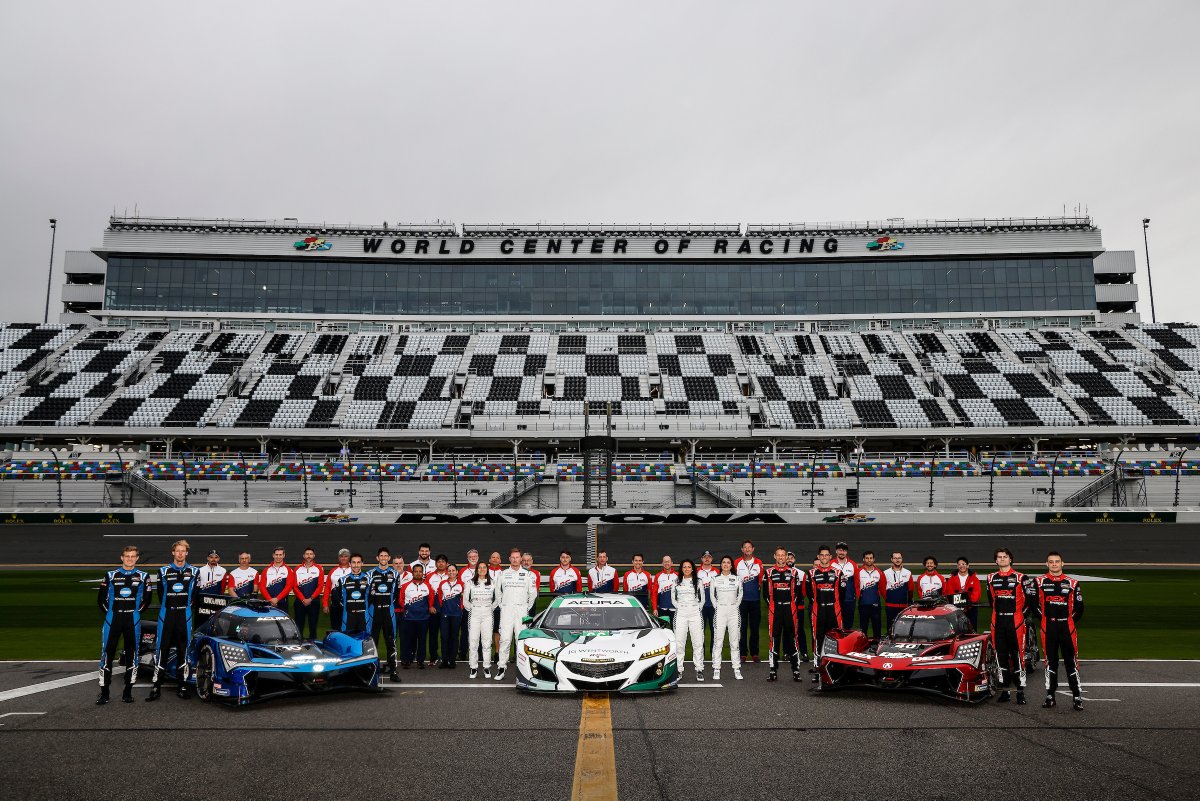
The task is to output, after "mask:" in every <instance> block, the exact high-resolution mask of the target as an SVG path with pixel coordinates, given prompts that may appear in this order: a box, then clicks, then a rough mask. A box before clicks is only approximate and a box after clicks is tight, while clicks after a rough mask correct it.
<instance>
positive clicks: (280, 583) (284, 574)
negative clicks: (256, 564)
mask: <svg viewBox="0 0 1200 801" xmlns="http://www.w3.org/2000/svg"><path fill="white" fill-rule="evenodd" d="M294 581H295V575H294V574H293V573H292V569H291V568H290V567H288V566H287V565H279V566H278V567H276V566H275V565H274V564H270V565H267V566H266V567H264V568H263V569H262V570H260V571H258V591H259V592H260V593H262V597H264V598H266V599H267V600H268V601H282V600H283V599H284V598H286V597H288V595H290V594H291V592H292V584H293V582H294Z"/></svg>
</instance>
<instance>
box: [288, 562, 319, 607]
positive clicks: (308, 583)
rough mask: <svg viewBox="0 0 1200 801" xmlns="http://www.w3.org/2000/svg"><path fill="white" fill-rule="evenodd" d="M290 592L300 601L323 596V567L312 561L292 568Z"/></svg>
mask: <svg viewBox="0 0 1200 801" xmlns="http://www.w3.org/2000/svg"><path fill="white" fill-rule="evenodd" d="M292 592H294V593H296V597H297V598H299V599H300V600H302V601H312V600H314V599H316V598H323V597H324V596H325V569H324V568H323V567H321V566H320V565H318V564H317V563H316V562H313V563H312V564H311V565H307V566H306V565H304V564H303V563H301V564H298V565H296V567H295V569H294V570H292Z"/></svg>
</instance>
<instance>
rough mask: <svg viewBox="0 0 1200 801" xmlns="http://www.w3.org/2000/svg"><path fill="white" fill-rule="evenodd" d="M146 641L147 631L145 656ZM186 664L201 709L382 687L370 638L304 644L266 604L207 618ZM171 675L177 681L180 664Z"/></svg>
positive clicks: (241, 604)
mask: <svg viewBox="0 0 1200 801" xmlns="http://www.w3.org/2000/svg"><path fill="white" fill-rule="evenodd" d="M146 622H148V621H143V624H145V623H146ZM151 625H153V624H151ZM151 631H153V629H151ZM146 634H147V628H146V626H145V625H143V639H142V645H143V648H145V647H146V645H147V644H148V643H147V642H146V636H145V635H146ZM150 639H153V635H151V638H150ZM152 649H153V645H152V644H150V651H151V653H153V650H152ZM143 653H144V651H143ZM187 660H188V667H189V676H188V679H187V682H188V683H189V684H194V685H195V688H196V695H197V696H199V698H200V699H201V700H202V701H212V700H214V699H224V700H229V701H233V702H234V703H236V704H239V705H240V704H246V703H249V702H250V701H254V700H261V699H264V698H269V697H272V696H276V695H286V694H290V693H298V692H310V693H311V692H324V691H327V690H350V689H358V690H379V689H380V687H381V685H380V679H381V673H380V669H379V655H378V653H377V652H376V650H375V643H374V642H372V641H371V639H370V638H369V637H368V635H367V634H365V633H362V634H344V633H342V632H340V631H331V632H329V633H328V634H326V635H325V639H324V640H321V641H319V642H318V641H311V640H307V641H306V640H303V639H301V637H300V632H299V630H298V629H297V628H296V624H295V622H293V621H292V619H291V618H290V617H288V616H287V613H286V612H284V611H283V610H282V609H277V608H275V607H273V606H271V605H270V604H269V603H267V602H266V601H260V600H250V599H247V600H239V601H234V602H233V603H230V604H229V605H228V606H226V607H225V608H224V609H223V610H221V611H220V612H217V613H216V614H214V615H212V616H211V617H209V618H208V620H206V621H205V622H204V623H203V624H202V625H201V626H200V627H199V628H197V629H196V631H195V633H193V634H192V641H191V643H190V645H189V646H188V653H187ZM166 667H167V672H168V674H169V675H171V676H175V674H176V668H175V660H174V659H168V661H167V665H166Z"/></svg>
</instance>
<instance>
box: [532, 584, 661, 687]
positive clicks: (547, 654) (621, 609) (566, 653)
mask: <svg viewBox="0 0 1200 801" xmlns="http://www.w3.org/2000/svg"><path fill="white" fill-rule="evenodd" d="M526 622H527V624H528V625H529V628H527V629H525V630H524V631H522V632H521V634H520V636H519V637H518V638H517V689H519V690H525V691H526V692H560V693H574V692H584V691H588V692H595V691H601V692H602V691H618V692H664V691H668V690H673V689H675V687H676V685H678V684H679V666H678V664H677V661H676V660H677V654H676V650H675V634H674V632H672V631H671V629H670V627H669V626H668V625H667V623H666V622H665V619H660V618H657V617H654V616H653V615H651V614H650V613H649V612H647V611H646V609H645V608H644V607H643V606H642V605H641V603H640V602H639V601H638V600H637V599H636V598H632V597H630V596H628V595H615V594H597V595H594V594H592V593H587V592H585V593H581V594H577V595H562V596H559V597H556V598H554V599H553V600H552V601H551V602H550V605H549V606H548V607H546V609H545V610H543V611H542V613H541V614H539V615H538V616H537V617H535V618H532V619H531V618H526Z"/></svg>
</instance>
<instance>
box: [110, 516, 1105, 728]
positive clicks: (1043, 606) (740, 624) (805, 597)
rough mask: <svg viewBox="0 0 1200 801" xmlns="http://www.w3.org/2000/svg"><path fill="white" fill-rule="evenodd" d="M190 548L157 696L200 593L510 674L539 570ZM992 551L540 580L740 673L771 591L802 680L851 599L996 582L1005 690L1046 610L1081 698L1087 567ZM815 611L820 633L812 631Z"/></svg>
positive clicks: (128, 551) (1018, 680)
mask: <svg viewBox="0 0 1200 801" xmlns="http://www.w3.org/2000/svg"><path fill="white" fill-rule="evenodd" d="M188 554H189V545H188V543H187V541H186V540H179V541H177V542H175V543H174V544H173V546H172V561H171V562H170V563H169V564H167V565H164V566H163V567H161V568H159V570H158V571H157V585H158V589H159V595H160V601H161V604H160V608H159V616H158V637H157V640H156V646H155V648H156V654H155V661H154V674H153V676H154V677H153V682H152V688H151V691H150V694H149V696H148V697H147V699H146V700H149V701H153V700H157V699H158V698H159V697H160V695H161V686H162V679H163V675H164V673H165V669H164V668H165V664H164V659H165V657H166V655H167V654H168V653H169V652H170V649H171V648H172V647H175V648H177V649H178V653H180V654H182V653H184V652H185V650H186V647H187V643H188V641H189V640H190V638H191V632H192V628H193V623H194V615H195V614H196V610H198V609H199V608H200V607H201V604H200V601H201V599H203V597H204V596H206V595H222V596H228V597H234V598H247V597H260V598H262V599H264V600H265V601H267V602H268V603H270V604H271V605H272V606H275V607H278V608H281V609H284V610H285V611H287V610H289V608H290V614H291V616H292V617H293V619H294V620H295V621H296V624H297V627H298V628H299V630H300V633H301V636H304V634H305V632H306V631H307V635H308V637H309V638H313V639H315V638H316V636H317V629H318V625H319V623H320V620H321V617H322V615H327V616H328V620H329V625H330V628H332V629H334V630H338V631H344V632H363V633H367V634H368V635H369V636H370V638H371V639H372V640H373V641H374V642H376V643H377V645H378V646H379V647H380V649H381V653H386V659H385V660H381V661H386V663H387V668H388V671H389V676H390V678H391V679H392V681H396V682H398V681H400V676H399V669H400V668H405V669H407V668H409V667H410V666H411V665H413V664H416V666H417V667H418V668H421V669H424V668H425V666H426V662H427V660H428V662H429V663H430V664H433V665H435V666H437V667H440V668H446V669H454V668H456V667H457V663H458V662H459V661H463V660H466V661H467V663H468V668H469V670H470V678H472V679H474V678H477V677H478V675H479V672H480V671H482V672H483V675H484V677H485V678H492V675H493V670H492V666H493V661H492V656H493V652H494V653H495V663H494V664H495V678H496V679H497V680H500V679H503V678H504V677H505V673H506V670H507V664H508V661H509V656H510V651H511V648H512V645H513V644H514V643H515V641H516V638H517V635H518V634H519V633H520V631H521V630H522V628H524V626H525V622H526V620H527V618H529V617H531V616H532V615H533V614H534V613H535V611H536V604H537V598H538V594H539V591H540V587H541V585H542V583H543V582H542V577H541V573H540V572H539V571H538V570H537V569H536V568H535V567H534V564H533V554H532V553H530V552H529V551H523V550H522V549H520V548H513V549H511V551H510V552H509V557H508V565H507V566H506V565H504V564H503V563H502V561H501V559H502V558H501V554H500V552H499V551H493V552H492V553H491V554H490V557H489V558H488V560H487V561H486V562H484V561H481V559H480V553H479V551H477V550H475V549H471V550H469V551H467V553H466V559H465V562H464V563H463V565H462V567H461V568H460V567H459V566H458V565H457V564H455V563H453V562H451V561H450V559H449V558H448V557H447V556H446V555H445V554H437V555H436V556H433V555H432V549H431V547H430V545H429V544H428V543H422V544H421V545H420V546H418V549H417V558H416V559H415V560H414V561H413V562H412V563H407V562H406V561H405V559H404V557H403V556H402V555H400V554H395V555H393V554H392V553H391V551H390V550H389V549H388V548H387V547H381V548H379V549H378V550H377V551H376V553H375V562H376V564H375V565H373V566H371V567H369V568H368V567H367V566H366V563H365V560H364V558H363V556H362V554H360V553H352V552H351V551H350V550H349V549H346V548H342V549H341V550H340V551H338V554H337V564H336V565H335V566H333V567H332V568H330V569H328V570H326V569H325V567H324V566H322V565H321V564H319V563H318V562H317V561H316V552H315V550H314V549H313V548H306V549H305V550H304V551H303V554H302V556H301V561H300V562H299V563H298V564H296V565H294V566H292V565H288V564H287V553H286V551H285V549H283V548H281V547H280V548H275V549H274V551H273V552H272V556H271V562H270V564H268V565H266V566H265V567H263V568H262V569H258V568H255V567H254V566H253V565H252V564H251V561H252V557H251V555H250V553H248V552H242V553H240V554H239V555H238V566H237V567H235V568H232V569H229V570H226V568H225V567H223V566H222V565H221V564H220V561H221V557H220V554H219V553H218V552H217V551H215V550H213V551H210V552H209V553H208V556H207V559H206V563H205V564H204V565H202V566H199V567H197V566H194V565H191V564H188V562H187V557H188ZM139 557H140V551H139V549H138V548H137V546H133V545H131V546H127V547H126V548H125V549H124V550H123V552H122V554H121V560H122V565H121V567H119V568H117V569H115V570H110V571H109V572H108V573H107V574H106V575H105V578H104V579H103V581H102V583H101V586H100V592H99V598H98V602H99V605H100V608H101V609H102V610H103V611H104V615H105V617H104V626H103V634H102V640H103V647H102V654H101V661H100V686H101V693H100V697H99V699H98V701H97V703H101V704H103V703H107V702H108V700H109V685H110V683H111V678H112V663H113V660H114V659H115V658H116V655H117V645H118V641H119V640H120V639H121V637H122V636H123V637H124V640H125V646H124V650H123V654H124V655H125V660H126V662H127V664H132V665H134V666H135V667H134V668H133V669H132V670H130V671H129V672H127V673H126V678H125V691H124V694H123V696H122V697H123V700H126V701H132V700H133V698H132V685H133V679H134V675H133V674H134V673H135V672H136V663H137V644H138V638H137V629H138V621H139V619H140V615H141V613H142V611H143V610H144V609H145V608H146V606H147V605H148V603H149V600H150V580H149V576H148V575H147V574H146V573H145V572H143V571H140V570H137V569H136V565H137V561H138V559H139ZM995 557H996V564H997V568H998V570H997V572H995V573H992V574H991V575H989V576H987V578H986V580H984V581H981V580H980V578H979V576H978V575H977V574H976V573H975V571H974V570H972V569H971V566H970V562H969V561H968V560H967V559H966V558H965V557H959V559H958V560H957V569H956V571H955V572H953V573H951V574H949V575H942V574H941V573H940V572H939V571H938V560H937V559H936V558H934V557H932V556H929V557H926V558H925V559H924V560H923V571H922V572H921V573H919V574H917V575H914V574H913V573H912V572H911V571H909V570H908V569H907V568H906V567H905V566H904V555H903V554H902V553H901V552H899V551H894V552H892V554H891V555H890V559H889V566H888V567H887V568H884V569H882V570H881V569H880V568H879V567H878V566H877V564H876V563H875V554H874V553H873V552H872V551H870V550H867V551H864V552H863V554H862V561H861V563H857V562H855V561H854V560H852V559H851V558H850V557H849V548H848V546H847V544H846V543H844V542H839V543H837V544H836V545H835V546H834V548H833V549H830V548H829V546H827V545H821V546H820V547H818V549H817V552H816V556H815V558H814V559H813V562H812V566H811V567H804V568H801V567H798V566H797V565H796V557H795V554H794V553H793V552H791V551H788V550H787V549H785V548H783V547H778V548H776V549H775V550H774V551H773V553H772V558H773V561H772V563H771V564H769V565H768V564H764V563H763V561H762V560H761V559H759V558H758V557H756V556H755V546H754V543H753V542H752V541H751V540H745V541H743V542H742V545H741V555H740V556H738V557H736V558H734V557H732V556H723V557H722V558H721V559H720V560H719V561H718V562H715V563H714V557H713V554H712V552H711V551H705V552H704V553H703V555H702V556H701V557H700V560H699V564H697V563H696V562H694V561H693V560H692V559H684V560H682V562H681V563H680V565H679V570H678V572H677V571H676V569H675V563H674V561H673V559H672V557H671V556H669V555H668V556H664V557H662V560H661V563H660V564H661V568H660V569H659V570H658V571H657V572H654V573H651V572H650V571H648V570H647V569H646V566H645V558H644V556H643V554H640V553H639V554H634V555H633V557H632V559H631V567H630V569H629V570H627V571H625V572H624V573H619V572H618V571H617V569H616V568H615V567H614V566H613V565H611V564H609V560H608V554H607V552H605V551H600V552H599V553H598V554H597V556H596V564H595V565H593V566H591V567H589V568H587V570H586V573H585V572H584V571H581V570H580V569H579V568H578V567H576V566H575V565H574V564H573V556H572V554H571V553H570V551H567V550H563V551H561V552H560V554H559V559H558V564H557V565H555V566H554V567H553V568H552V569H551V570H550V571H549V575H548V577H547V581H546V584H547V585H548V588H549V592H550V593H551V594H552V595H561V594H569V593H575V592H582V591H585V590H587V591H590V592H597V593H603V592H616V593H626V594H629V595H632V596H633V597H635V598H637V599H638V600H639V601H640V602H641V603H642V605H643V606H644V607H646V608H647V609H648V610H649V611H650V612H651V613H652V614H655V615H659V616H661V617H663V618H665V619H666V620H667V621H668V624H669V625H670V626H672V627H673V629H674V631H675V634H676V641H677V645H678V652H679V659H680V661H681V662H682V661H683V660H684V657H685V655H686V654H687V649H688V645H689V644H690V645H691V655H692V661H693V664H694V667H695V670H696V678H697V680H699V681H703V679H704V669H705V659H704V657H705V654H706V653H707V654H710V659H711V663H712V671H713V672H712V676H713V678H714V679H719V678H720V674H721V665H722V662H723V654H724V649H725V646H726V643H727V644H728V649H729V658H730V661H731V663H732V669H733V675H734V678H735V679H741V678H742V673H741V666H742V665H743V664H744V663H747V662H755V663H757V662H760V661H761V660H760V644H759V629H760V627H761V625H762V607H763V606H764V605H765V606H766V611H767V635H768V650H767V660H768V668H769V669H768V674H767V678H768V680H769V681H775V680H777V678H778V672H779V666H780V665H781V664H782V663H783V662H784V660H787V662H788V663H789V665H790V667H791V669H792V676H793V678H794V679H795V680H796V681H800V680H801V678H802V674H801V669H800V664H801V662H802V661H804V662H807V661H808V660H809V659H810V653H811V658H812V660H813V662H814V664H815V661H816V656H817V654H819V653H820V650H821V644H822V642H823V640H824V637H825V635H826V634H827V633H828V632H829V631H830V630H832V629H840V628H851V627H853V625H854V619H855V612H856V611H857V614H858V619H859V626H860V628H862V629H863V631H864V632H866V633H867V634H868V636H871V637H878V636H880V635H881V634H882V633H883V630H884V629H883V622H884V621H886V623H887V626H888V629H889V630H890V628H891V624H892V621H893V620H894V619H895V617H896V616H897V615H898V614H899V613H900V612H901V611H903V610H904V609H905V608H906V607H908V606H909V605H910V604H911V603H912V602H913V600H914V599H915V598H919V597H924V596H927V595H929V594H942V595H947V596H951V595H955V594H962V595H963V596H965V598H966V601H967V614H968V616H969V617H970V619H971V622H972V624H973V625H975V624H976V623H977V615H978V609H977V607H978V605H979V603H980V601H981V598H982V590H983V587H984V586H985V585H986V586H987V587H988V590H989V594H990V596H991V599H992V638H993V642H994V643H995V647H996V650H997V653H998V655H999V658H1000V661H1001V666H1002V687H1003V692H1002V694H1001V700H1005V701H1006V700H1009V690H1008V687H1009V684H1010V682H1011V683H1013V684H1014V685H1015V686H1016V689H1017V702H1018V703H1025V696H1024V690H1025V670H1024V651H1025V647H1026V638H1025V627H1026V626H1027V625H1028V621H1029V620H1031V619H1034V618H1040V619H1041V621H1042V630H1043V638H1044V639H1045V644H1046V653H1047V658H1048V662H1049V664H1050V665H1051V667H1050V668H1048V674H1047V690H1048V700H1047V705H1053V697H1054V690H1053V689H1052V688H1051V684H1053V685H1054V688H1055V689H1056V687H1057V656H1058V654H1059V653H1060V652H1061V653H1062V655H1063V657H1064V659H1065V662H1066V668H1067V672H1068V678H1069V680H1070V685H1071V689H1072V693H1073V695H1074V696H1075V698H1076V703H1077V704H1078V703H1079V702H1080V690H1079V678H1078V665H1077V660H1076V653H1075V643H1076V635H1075V622H1076V621H1077V620H1078V619H1079V617H1080V616H1082V613H1083V599H1082V594H1081V593H1080V591H1079V588H1078V583H1077V582H1075V581H1074V580H1073V579H1069V578H1068V577H1066V576H1065V574H1062V559H1061V557H1058V573H1057V574H1055V572H1054V569H1053V566H1051V565H1050V563H1049V562H1048V567H1049V569H1050V572H1049V573H1048V574H1047V575H1046V576H1043V577H1041V578H1039V579H1037V580H1034V579H1030V578H1028V577H1026V576H1024V575H1023V574H1020V573H1017V572H1016V571H1014V570H1013V569H1012V554H1011V552H1010V551H1008V549H1006V548H1000V549H997V551H996V554H995ZM1056 576H1057V577H1056ZM806 618H807V620H808V631H809V634H810V635H811V638H810V637H809V636H806V634H805V619H806ZM706 635H707V637H706ZM706 639H707V644H706ZM810 646H811V651H810ZM1052 650H1053V656H1052ZM130 654H132V657H131V656H130ZM186 669H187V668H186V664H183V665H181V666H180V671H181V678H180V681H179V689H178V694H179V695H180V697H186V696H187V694H188V691H187V686H186V683H185V681H184V680H185V679H186Z"/></svg>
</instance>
